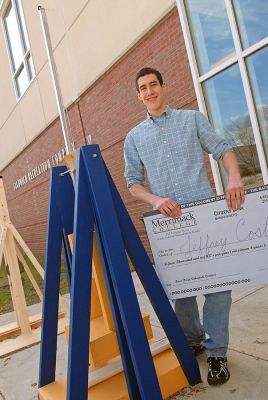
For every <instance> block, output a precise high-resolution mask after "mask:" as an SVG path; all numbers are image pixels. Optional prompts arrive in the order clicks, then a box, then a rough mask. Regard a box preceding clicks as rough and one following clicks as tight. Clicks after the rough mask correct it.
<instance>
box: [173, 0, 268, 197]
mask: <svg viewBox="0 0 268 400" xmlns="http://www.w3.org/2000/svg"><path fill="white" fill-rule="evenodd" d="M177 4H178V7H179V9H180V16H181V18H182V24H184V25H185V28H184V29H183V32H184V35H185V40H186V41H188V44H189V46H187V49H188V56H189V58H190V60H191V63H190V66H191V71H192V74H193V79H194V81H195V83H196V84H195V87H196V90H197V91H198V92H199V93H198V96H197V98H198V105H199V108H200V110H201V111H202V112H204V113H205V114H207V115H208V117H209V119H210V122H211V123H212V125H213V126H214V127H215V130H216V131H217V132H219V133H220V134H221V135H225V136H226V137H227V138H228V139H229V141H230V142H231V144H232V145H233V148H234V151H235V153H236V155H237V158H238V162H239V166H240V170H241V175H242V179H243V182H244V184H245V187H246V188H248V187H254V186H258V185H261V184H263V182H264V183H266V184H267V183H268V169H267V162H268V73H267V70H268V24H267V21H268V0H217V1H215V0H202V1H200V0H177ZM192 44H193V46H192ZM195 65H196V66H197V67H198V68H196V67H195ZM212 167H213V168H212V170H213V174H214V178H215V182H216V187H217V188H218V190H219V191H220V190H221V186H223V188H224V186H225V185H226V177H225V174H224V170H223V168H222V166H221V163H219V165H217V164H216V162H213V161H212ZM218 167H219V168H218ZM218 172H220V174H218ZM221 184H223V185H221Z"/></svg>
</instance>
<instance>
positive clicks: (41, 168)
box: [13, 149, 66, 190]
mask: <svg viewBox="0 0 268 400" xmlns="http://www.w3.org/2000/svg"><path fill="white" fill-rule="evenodd" d="M65 154H66V151H65V149H61V150H60V151H58V152H57V153H56V154H54V155H53V156H51V157H50V158H48V159H47V160H45V161H43V162H42V163H40V164H38V165H37V166H36V167H34V168H33V169H31V170H30V171H29V172H27V173H26V174H25V175H23V176H22V177H21V178H19V179H17V180H16V181H15V182H14V183H13V189H14V190H18V189H20V188H21V187H23V186H25V185H26V184H27V183H28V182H31V181H33V180H34V179H35V178H36V177H37V176H39V175H42V174H43V173H44V172H46V171H48V170H49V169H50V168H51V167H56V166H57V165H59V163H61V162H62V161H63V158H64V156H65Z"/></svg>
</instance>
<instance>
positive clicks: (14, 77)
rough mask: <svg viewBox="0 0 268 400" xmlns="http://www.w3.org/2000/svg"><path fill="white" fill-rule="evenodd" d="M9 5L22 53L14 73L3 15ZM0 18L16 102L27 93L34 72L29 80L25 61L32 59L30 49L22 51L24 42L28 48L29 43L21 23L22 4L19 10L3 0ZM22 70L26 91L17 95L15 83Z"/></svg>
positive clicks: (22, 19)
mask: <svg viewBox="0 0 268 400" xmlns="http://www.w3.org/2000/svg"><path fill="white" fill-rule="evenodd" d="M18 1H19V2H21V0H18ZM9 5H11V8H12V7H13V9H14V13H15V18H16V23H17V27H18V31H19V37H20V44H21V48H22V53H23V56H22V59H21V63H20V64H19V66H18V67H17V68H16V70H15V71H14V72H13V62H12V56H13V49H12V46H11V43H10V41H9V39H8V35H9V33H8V31H7V27H6V24H5V15H6V12H7V9H8V7H9ZM18 7H19V6H18ZM0 18H1V20H2V28H3V32H4V38H5V42H6V48H7V55H8V60H9V66H10V72H11V77H12V81H13V87H14V90H15V94H16V99H17V102H18V101H19V100H20V99H21V97H22V96H23V95H24V93H25V92H26V91H27V89H28V88H29V86H30V85H31V83H32V81H33V79H34V77H35V70H34V69H33V71H32V78H31V79H30V76H29V70H28V65H27V61H26V59H27V58H28V57H29V55H30V57H32V53H31V49H30V47H29V48H28V49H27V50H26V52H25V50H24V44H25V40H26V43H27V42H28V43H29V46H30V42H29V39H28V32H27V30H25V29H26V25H25V24H24V25H25V29H24V26H23V22H22V21H24V20H25V19H24V14H23V9H22V4H21V9H19V8H17V4H16V1H14V0H3V2H2V4H1V6H0ZM20 19H21V21H20ZM23 36H24V39H23ZM32 64H33V63H32ZM14 67H15V65H14ZM23 68H25V70H26V74H27V78H28V86H27V87H26V89H25V90H24V92H23V93H19V90H18V87H17V82H16V81H17V78H18V77H19V75H20V72H21V70H22V69H23Z"/></svg>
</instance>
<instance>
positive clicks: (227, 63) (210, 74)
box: [199, 54, 238, 82]
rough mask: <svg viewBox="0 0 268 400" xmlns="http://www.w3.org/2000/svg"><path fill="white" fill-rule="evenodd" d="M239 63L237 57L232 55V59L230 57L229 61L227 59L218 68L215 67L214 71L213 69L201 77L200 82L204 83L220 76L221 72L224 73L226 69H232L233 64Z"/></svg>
mask: <svg viewBox="0 0 268 400" xmlns="http://www.w3.org/2000/svg"><path fill="white" fill-rule="evenodd" d="M237 61H238V58H237V55H236V54H235V55H230V57H228V59H226V60H225V61H223V62H221V63H219V64H218V65H217V66H215V67H214V68H213V69H211V70H210V71H209V72H206V73H205V74H204V75H201V76H200V77H199V82H204V81H206V80H207V79H209V78H211V77H213V76H215V75H216V74H218V73H219V72H222V71H223V70H225V69H226V68H229V67H231V66H232V65H233V64H235V63H236V62H237Z"/></svg>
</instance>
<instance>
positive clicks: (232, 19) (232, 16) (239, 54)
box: [225, 0, 268, 184]
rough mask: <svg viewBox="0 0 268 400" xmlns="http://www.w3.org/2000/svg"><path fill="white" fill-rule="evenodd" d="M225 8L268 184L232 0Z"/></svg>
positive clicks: (262, 169) (229, 0)
mask: <svg viewBox="0 0 268 400" xmlns="http://www.w3.org/2000/svg"><path fill="white" fill-rule="evenodd" d="M225 6H226V11H227V15H228V18H229V21H230V26H231V31H232V35H233V40H234V45H235V49H236V53H237V58H238V65H239V68H240V72H241V78H242V83H243V87H244V91H245V96H246V102H247V106H248V112H249V116H250V119H251V123H252V129H253V135H254V138H255V144H256V149H257V153H258V157H259V161H260V167H261V172H262V176H263V180H264V183H265V184H267V183H268V170H267V164H266V158H265V153H264V150H263V145H262V137H261V132H260V128H259V123H258V118H257V114H256V110H255V105H254V101H253V93H252V90H251V86H250V83H249V77H248V72H247V68H246V62H245V59H244V57H243V52H242V43H241V40H240V36H239V32H238V28H237V24H236V19H235V14H234V9H233V6H232V3H231V0H225Z"/></svg>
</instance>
